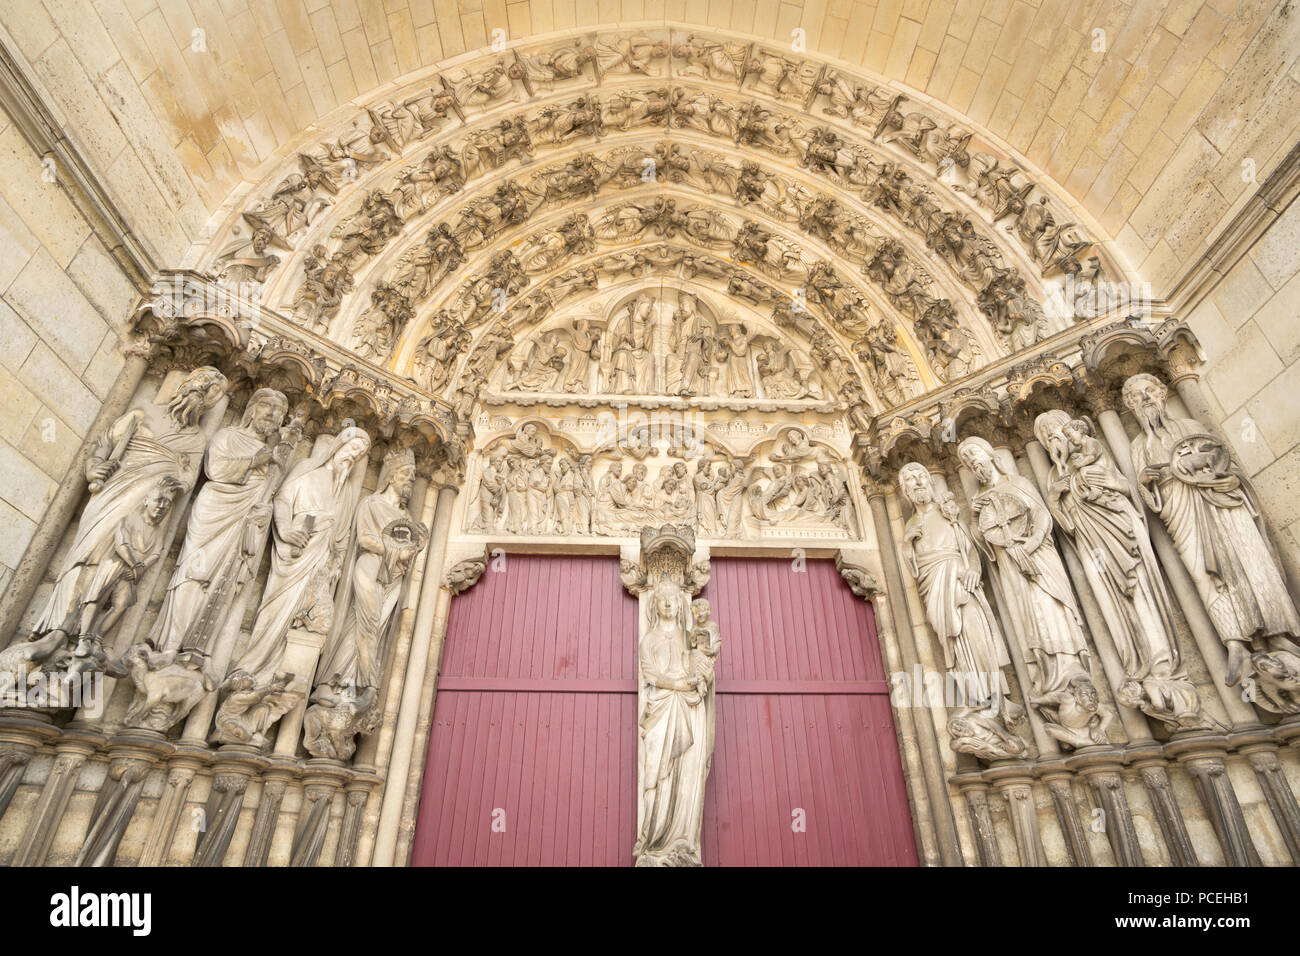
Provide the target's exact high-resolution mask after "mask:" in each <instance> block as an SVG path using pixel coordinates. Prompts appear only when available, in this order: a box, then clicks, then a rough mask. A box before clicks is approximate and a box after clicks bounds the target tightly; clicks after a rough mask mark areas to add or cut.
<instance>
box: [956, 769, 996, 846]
mask: <svg viewBox="0 0 1300 956" xmlns="http://www.w3.org/2000/svg"><path fill="white" fill-rule="evenodd" d="M953 782H954V783H956V784H957V788H958V790H960V791H961V795H962V796H963V797H965V798H966V812H967V814H968V815H969V817H970V828H971V832H972V833H974V834H975V849H976V852H977V853H978V855H979V862H980V866H1002V851H1001V849H1000V848H999V847H998V834H997V831H996V830H995V829H994V827H993V816H992V814H991V813H989V785H988V784H987V783H985V782H984V780H983V779H982V778H981V777H980V776H979V775H978V774H961V775H959V776H956V777H954V778H953Z"/></svg>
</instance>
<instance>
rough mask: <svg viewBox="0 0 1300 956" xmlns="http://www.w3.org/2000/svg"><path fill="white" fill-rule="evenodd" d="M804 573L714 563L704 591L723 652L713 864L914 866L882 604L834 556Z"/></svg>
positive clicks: (710, 805) (750, 563)
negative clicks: (872, 601) (876, 607)
mask: <svg viewBox="0 0 1300 956" xmlns="http://www.w3.org/2000/svg"><path fill="white" fill-rule="evenodd" d="M804 567H805V570H803V571H802V572H799V571H795V570H794V563H793V562H792V561H790V560H772V559H750V558H715V559H713V562H712V571H711V575H710V580H709V584H708V587H707V588H706V589H705V591H704V594H703V596H704V597H707V598H709V600H710V602H711V603H712V605H713V610H714V618H715V620H717V622H718V624H719V626H720V627H721V629H722V641H723V643H722V654H721V656H720V657H719V659H718V671H717V675H718V685H717V688H718V709H717V720H718V724H717V728H718V729H717V742H716V744H715V747H714V756H713V771H712V773H711V775H710V778H709V786H708V792H707V794H706V799H705V808H704V833H703V843H702V850H703V857H704V862H705V863H706V864H717V865H722V866H796V865H800V866H803V865H812V866H843V865H874V866H915V865H916V863H917V856H916V842H915V837H914V834H913V828H912V818H911V812H910V810H909V807H908V802H907V791H906V787H905V784H904V782H903V767H902V762H901V760H900V758H899V753H898V743H897V739H896V737H895V733H894V723H893V714H892V711H891V710H890V706H889V685H888V681H887V677H886V674H885V668H884V664H883V662H882V659H881V655H880V650H879V645H878V643H877V639H876V627H875V619H874V616H873V614H872V609H871V607H870V605H868V604H867V603H866V602H864V601H862V600H860V599H859V598H857V597H855V596H854V594H853V593H852V592H851V591H850V590H849V588H848V585H846V584H845V583H844V581H843V579H842V578H841V577H840V575H839V572H838V571H836V569H835V566H834V564H833V563H832V562H831V561H821V560H817V561H807V562H806V565H805V566H804ZM800 824H801V825H802V827H803V829H802V830H800V829H798V825H800Z"/></svg>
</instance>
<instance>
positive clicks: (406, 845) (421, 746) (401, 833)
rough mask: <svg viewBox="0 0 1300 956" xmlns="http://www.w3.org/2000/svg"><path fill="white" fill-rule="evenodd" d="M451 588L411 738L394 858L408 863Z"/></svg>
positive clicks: (443, 599)
mask: <svg viewBox="0 0 1300 956" xmlns="http://www.w3.org/2000/svg"><path fill="white" fill-rule="evenodd" d="M451 597H452V594H451V591H450V590H449V589H448V588H446V587H443V588H442V589H441V590H440V591H439V592H438V604H437V609H436V613H435V615H434V622H433V634H432V635H431V637H430V643H431V644H432V645H433V646H432V648H431V649H430V652H429V662H428V667H427V668H426V670H425V674H424V685H423V687H422V689H421V691H420V694H419V701H420V710H419V713H418V714H417V716H416V722H415V734H414V736H413V738H412V740H411V749H410V761H409V763H408V767H407V772H406V793H405V795H404V796H403V798H402V811H401V816H400V817H399V818H398V823H397V843H396V845H395V846H394V848H393V853H394V855H393V860H394V862H396V863H398V864H400V865H402V866H405V865H407V863H408V861H409V860H410V856H411V844H412V842H413V841H414V839H415V817H416V810H417V809H418V807H419V803H420V788H421V786H422V785H423V783H424V767H425V763H426V762H427V760H428V753H427V752H426V747H427V745H428V742H429V730H430V728H431V727H432V724H433V705H434V703H435V702H436V699H437V696H438V674H439V673H441V668H442V648H443V645H444V643H445V642H446V640H447V617H448V614H449V612H450V610H451Z"/></svg>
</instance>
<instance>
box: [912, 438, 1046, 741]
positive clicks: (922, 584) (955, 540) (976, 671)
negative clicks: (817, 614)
mask: <svg viewBox="0 0 1300 956" xmlns="http://www.w3.org/2000/svg"><path fill="white" fill-rule="evenodd" d="M898 481H899V485H900V486H901V488H902V491H903V496H904V497H905V498H907V500H908V501H909V502H911V504H912V507H913V508H915V509H916V510H915V512H914V513H913V515H912V516H911V518H909V519H908V521H907V525H906V526H905V527H904V529H903V544H902V554H903V564H904V565H905V566H906V567H907V569H908V570H909V571H910V572H911V573H912V577H913V578H915V579H916V587H917V590H918V591H919V592H920V594H921V601H922V603H923V604H924V605H925V616H926V620H927V621H929V622H930V626H931V627H932V628H934V632H935V633H936V634H937V635H939V639H940V640H941V641H942V642H943V648H944V667H945V668H946V669H947V671H948V672H949V674H955V675H956V677H957V687H959V688H960V689H961V691H963V692H964V693H966V694H967V699H966V700H965V701H961V702H958V701H955V702H953V703H954V705H955V706H956V711H955V713H954V714H953V716H952V718H951V719H950V721H949V735H950V736H951V737H952V738H953V749H954V750H961V751H964V752H966V753H974V754H975V755H977V756H981V757H986V758H998V757H1019V756H1023V755H1024V753H1025V751H1026V745H1025V742H1024V740H1022V739H1021V738H1020V737H1018V736H1017V735H1016V734H1014V733H1012V732H1011V729H1012V728H1015V727H1017V726H1018V725H1019V724H1021V723H1022V722H1023V720H1024V711H1023V710H1022V709H1021V708H1020V707H1019V706H1018V705H1017V704H1015V703H1014V702H1013V701H1011V699H1010V698H1009V697H1008V696H1007V692H1006V681H1005V678H1004V676H1003V672H1002V668H1003V667H1006V666H1007V665H1009V664H1010V663H1011V660H1010V658H1009V657H1007V651H1006V643H1005V640H1004V638H1003V637H1002V630H1001V628H1000V627H998V623H997V618H996V617H994V615H993V609H992V607H990V606H989V602H988V598H986V597H985V596H984V584H983V581H982V577H983V575H982V573H981V570H980V559H979V552H978V551H977V550H976V547H975V542H974V540H973V539H972V538H971V536H970V532H969V531H967V529H966V528H965V526H964V525H962V523H961V521H960V520H959V518H958V513H957V505H956V502H955V501H954V500H953V498H952V495H947V496H945V498H944V499H943V500H942V501H939V500H937V498H936V495H935V487H934V479H933V477H931V475H930V472H929V471H928V470H927V469H926V467H925V466H924V465H922V464H920V463H919V462H910V463H909V464H906V465H904V466H903V467H902V468H901V469H900V470H899V473H898ZM954 720H956V721H958V724H957V726H955V727H954V726H953V721H954Z"/></svg>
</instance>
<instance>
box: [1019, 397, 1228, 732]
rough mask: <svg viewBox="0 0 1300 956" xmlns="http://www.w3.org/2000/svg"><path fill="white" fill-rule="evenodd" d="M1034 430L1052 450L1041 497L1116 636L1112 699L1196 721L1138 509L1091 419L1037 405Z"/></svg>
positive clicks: (1161, 716)
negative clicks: (1119, 669)
mask: <svg viewBox="0 0 1300 956" xmlns="http://www.w3.org/2000/svg"><path fill="white" fill-rule="evenodd" d="M1034 434H1035V435H1036V436H1037V437H1038V441H1039V443H1040V444H1042V446H1043V447H1044V448H1045V449H1047V452H1048V454H1049V455H1051V458H1052V469H1051V472H1050V478H1049V480H1048V487H1047V503H1048V507H1049V508H1050V509H1051V511H1052V515H1053V516H1054V517H1055V518H1056V523H1057V525H1058V526H1059V527H1060V528H1061V529H1062V530H1063V531H1064V532H1065V533H1066V534H1068V535H1070V536H1071V537H1072V538H1073V539H1074V541H1075V544H1076V546H1077V547H1078V549H1079V557H1080V563H1081V564H1082V565H1083V573H1084V576H1085V577H1086V578H1087V579H1088V583H1089V585H1090V586H1091V589H1092V592H1093V595H1094V596H1095V597H1096V599H1097V603H1098V605H1099V606H1100V608H1101V613H1102V616H1103V618H1105V621H1106V630H1107V631H1108V632H1109V634H1110V637H1111V639H1112V640H1113V641H1114V642H1115V649H1116V650H1117V651H1118V652H1119V658H1120V663H1121V664H1122V665H1123V667H1124V676H1125V682H1124V684H1123V686H1121V687H1119V688H1118V689H1117V690H1116V694H1115V696H1116V699H1117V700H1119V702H1120V703H1122V704H1126V705H1127V706H1130V707H1137V708H1138V709H1140V710H1142V711H1143V712H1144V713H1146V714H1148V715H1150V716H1152V717H1155V718H1157V719H1158V720H1162V721H1164V722H1165V723H1167V724H1169V725H1170V726H1171V727H1173V728H1175V729H1190V728H1195V727H1202V726H1204V725H1205V720H1204V718H1203V717H1202V716H1201V701H1200V698H1199V697H1198V696H1197V694H1196V688H1195V687H1193V686H1192V682H1191V681H1190V680H1189V679H1188V677H1187V671H1186V668H1184V666H1183V662H1182V655H1181V652H1180V651H1179V648H1178V639H1177V637H1176V636H1175V634H1176V632H1175V630H1174V622H1173V620H1174V619H1173V612H1172V610H1171V603H1170V600H1169V595H1168V592H1166V590H1165V585H1164V579H1163V578H1162V577H1161V576H1160V570H1159V566H1158V565H1157V564H1156V558H1155V553H1154V552H1153V551H1152V550H1151V542H1150V541H1149V540H1148V538H1147V533H1146V526H1145V523H1144V522H1143V519H1142V516H1141V513H1140V512H1139V511H1138V510H1137V508H1136V507H1135V506H1134V503H1133V500H1132V498H1131V497H1130V495H1131V491H1130V488H1129V483H1128V480H1127V479H1126V478H1125V477H1124V476H1123V475H1121V474H1120V473H1119V470H1118V469H1117V468H1116V467H1115V465H1114V463H1113V462H1112V461H1111V460H1110V456H1109V455H1108V454H1107V452H1106V450H1105V448H1104V447H1103V446H1102V444H1101V442H1100V441H1098V440H1097V439H1096V438H1094V437H1093V435H1092V429H1091V426H1090V425H1089V424H1088V422H1087V421H1084V420H1082V419H1074V420H1072V419H1071V418H1070V416H1069V415H1068V414H1066V413H1065V412H1063V411H1060V410H1053V411H1048V412H1043V413H1042V414H1041V415H1039V416H1038V417H1037V419H1035V421H1034Z"/></svg>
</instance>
